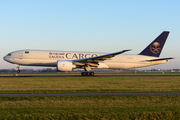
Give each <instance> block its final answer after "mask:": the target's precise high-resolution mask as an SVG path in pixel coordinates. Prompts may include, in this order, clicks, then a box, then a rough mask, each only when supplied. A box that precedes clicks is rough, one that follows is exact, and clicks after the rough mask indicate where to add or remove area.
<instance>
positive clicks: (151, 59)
mask: <svg viewBox="0 0 180 120" xmlns="http://www.w3.org/2000/svg"><path fill="white" fill-rule="evenodd" d="M170 59H174V58H159V59H151V60H145V61H146V62H153V61H161V60H170Z"/></svg>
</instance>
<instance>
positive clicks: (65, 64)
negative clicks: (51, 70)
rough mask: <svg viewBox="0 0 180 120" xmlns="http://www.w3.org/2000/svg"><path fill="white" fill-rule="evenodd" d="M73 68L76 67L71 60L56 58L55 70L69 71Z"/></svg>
mask: <svg viewBox="0 0 180 120" xmlns="http://www.w3.org/2000/svg"><path fill="white" fill-rule="evenodd" d="M75 68H76V65H74V64H73V63H72V61H68V60H58V61H57V70H58V71H65V72H70V71H72V70H73V69H75Z"/></svg>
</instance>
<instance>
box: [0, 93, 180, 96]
mask: <svg viewBox="0 0 180 120" xmlns="http://www.w3.org/2000/svg"><path fill="white" fill-rule="evenodd" d="M112 95H118V96H119V95H180V92H160V93H47V94H0V97H12V96H15V97H24V96H34V97H35V96H112Z"/></svg>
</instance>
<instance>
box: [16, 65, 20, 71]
mask: <svg viewBox="0 0 180 120" xmlns="http://www.w3.org/2000/svg"><path fill="white" fill-rule="evenodd" d="M16 66H17V73H20V72H21V71H20V70H19V65H16Z"/></svg>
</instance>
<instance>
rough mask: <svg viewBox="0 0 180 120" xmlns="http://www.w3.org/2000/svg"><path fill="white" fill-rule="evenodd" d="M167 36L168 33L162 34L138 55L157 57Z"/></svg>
mask: <svg viewBox="0 0 180 120" xmlns="http://www.w3.org/2000/svg"><path fill="white" fill-rule="evenodd" d="M168 35H169V31H164V32H162V33H161V34H160V35H159V36H158V37H157V38H156V39H155V40H154V41H153V42H152V43H151V44H149V45H148V46H147V47H146V48H145V49H144V50H143V51H142V52H141V53H140V54H139V55H147V56H154V57H159V55H160V54H161V51H162V49H163V46H164V43H165V42H166V39H167V37H168Z"/></svg>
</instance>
